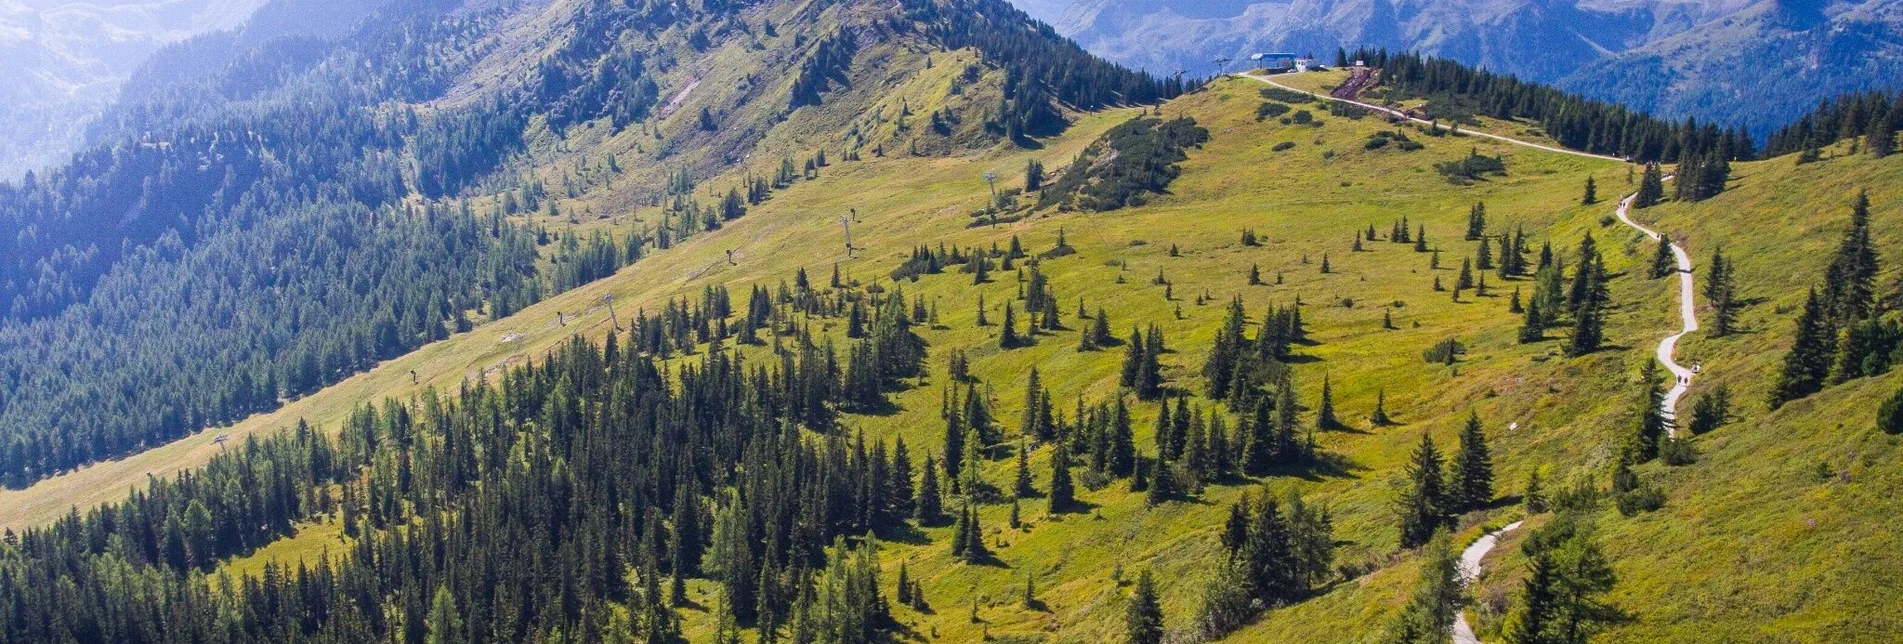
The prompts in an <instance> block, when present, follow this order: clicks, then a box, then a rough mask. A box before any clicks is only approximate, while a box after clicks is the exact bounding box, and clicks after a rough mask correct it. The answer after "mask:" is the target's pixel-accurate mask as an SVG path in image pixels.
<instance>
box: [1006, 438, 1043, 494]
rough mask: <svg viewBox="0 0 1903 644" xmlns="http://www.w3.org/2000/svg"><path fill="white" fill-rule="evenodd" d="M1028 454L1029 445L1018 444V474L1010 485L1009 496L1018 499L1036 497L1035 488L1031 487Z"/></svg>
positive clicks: (1021, 442) (1029, 457) (1029, 458)
mask: <svg viewBox="0 0 1903 644" xmlns="http://www.w3.org/2000/svg"><path fill="white" fill-rule="evenodd" d="M1030 452H1031V448H1030V446H1029V445H1026V444H1025V443H1024V442H1023V441H1019V442H1018V474H1017V477H1016V478H1015V479H1014V480H1013V482H1012V484H1011V494H1012V495H1013V496H1015V497H1017V498H1020V499H1023V498H1029V497H1032V496H1036V495H1037V488H1035V487H1033V486H1032V485H1031V456H1030Z"/></svg>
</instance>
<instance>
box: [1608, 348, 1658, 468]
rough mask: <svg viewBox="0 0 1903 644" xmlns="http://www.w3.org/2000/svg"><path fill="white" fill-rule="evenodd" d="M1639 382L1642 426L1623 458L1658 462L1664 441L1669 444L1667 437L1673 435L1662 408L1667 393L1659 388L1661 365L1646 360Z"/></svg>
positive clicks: (1629, 440)
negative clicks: (1661, 442) (1655, 459)
mask: <svg viewBox="0 0 1903 644" xmlns="http://www.w3.org/2000/svg"><path fill="white" fill-rule="evenodd" d="M1639 380H1640V385H1639V386H1640V391H1639V397H1638V404H1639V418H1638V422H1637V423H1634V424H1633V427H1632V432H1631V433H1630V434H1628V435H1627V436H1626V439H1625V442H1624V444H1623V445H1621V446H1620V449H1621V450H1622V453H1621V457H1622V458H1623V459H1624V460H1626V461H1627V462H1630V463H1635V464H1636V463H1644V462H1646V461H1650V460H1652V459H1654V458H1657V457H1658V454H1659V443H1660V441H1664V440H1668V438H1667V435H1668V434H1669V433H1670V431H1669V430H1670V427H1669V426H1668V424H1667V423H1668V422H1669V421H1667V420H1666V419H1665V411H1664V410H1663V409H1661V408H1660V405H1661V403H1663V402H1664V400H1665V392H1664V391H1663V390H1661V389H1660V387H1659V367H1658V362H1657V361H1655V360H1646V361H1645V366H1644V367H1643V368H1642V369H1641V370H1640V372H1639Z"/></svg>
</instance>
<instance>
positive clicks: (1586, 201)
mask: <svg viewBox="0 0 1903 644" xmlns="http://www.w3.org/2000/svg"><path fill="white" fill-rule="evenodd" d="M1596 203H1599V186H1598V185H1596V184H1594V183H1593V180H1592V177H1586V194H1585V196H1582V197H1580V198H1579V204H1580V205H1582V206H1590V205H1593V204H1596Z"/></svg>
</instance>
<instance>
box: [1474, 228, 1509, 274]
mask: <svg viewBox="0 0 1903 644" xmlns="http://www.w3.org/2000/svg"><path fill="white" fill-rule="evenodd" d="M1492 239H1493V238H1492V237H1488V236H1485V235H1482V236H1481V237H1480V248H1479V249H1478V250H1476V251H1474V267H1475V268H1478V269H1480V270H1483V271H1488V270H1493V243H1492ZM1508 250H1510V249H1507V248H1502V249H1501V252H1506V251H1508Z"/></svg>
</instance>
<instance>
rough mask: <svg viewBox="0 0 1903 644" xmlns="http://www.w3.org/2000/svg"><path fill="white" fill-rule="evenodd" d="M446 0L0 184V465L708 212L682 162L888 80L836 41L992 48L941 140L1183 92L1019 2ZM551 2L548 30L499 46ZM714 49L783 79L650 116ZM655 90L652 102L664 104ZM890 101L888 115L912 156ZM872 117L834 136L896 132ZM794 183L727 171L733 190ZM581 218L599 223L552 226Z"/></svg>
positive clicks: (266, 60)
mask: <svg viewBox="0 0 1903 644" xmlns="http://www.w3.org/2000/svg"><path fill="white" fill-rule="evenodd" d="M459 7H460V3H454V2H449V3H424V4H401V5H397V6H391V7H388V8H385V9H382V10H381V11H380V13H379V14H377V15H376V16H374V17H373V18H371V19H369V20H366V21H365V22H363V23H362V25H361V26H360V27H358V28H357V29H356V30H355V31H353V32H351V33H348V34H344V35H342V36H339V37H336V38H332V39H323V38H315V37H307V38H288V39H278V40H271V41H267V42H266V43H264V44H262V45H259V46H257V47H256V48H255V49H253V50H250V51H248V52H247V53H245V54H244V55H242V56H239V57H238V58H237V60H236V62H234V63H232V64H230V65H227V66H225V67H222V68H218V69H217V71H214V72H209V73H204V74H198V75H191V74H184V75H182V77H181V78H180V79H179V80H177V82H176V83H175V84H173V85H170V86H166V87H164V89H153V90H150V91H147V92H145V93H144V94H142V95H141V98H139V99H138V100H136V101H132V102H128V103H127V104H124V105H121V106H119V107H117V108H115V109H114V110H113V111H112V112H111V115H110V121H109V122H108V124H107V125H106V126H105V131H106V132H107V133H108V135H109V136H110V134H111V133H113V132H117V133H120V134H119V135H118V137H117V138H113V139H112V141H113V142H111V143H108V144H105V145H102V146H100V147H98V148H95V149H93V150H89V151H87V152H84V153H82V154H80V155H78V156H76V157H75V160H74V162H73V163H72V164H71V165H68V166H65V167H62V168H59V169H56V170H54V171H53V172H49V173H47V174H46V175H44V176H34V175H28V176H27V177H26V179H25V181H24V182H23V183H21V184H19V185H12V184H0V202H4V203H5V205H4V206H0V238H4V239H7V240H9V241H7V242H4V243H6V244H8V248H7V252H6V253H5V257H6V260H4V262H0V263H4V266H0V302H5V303H6V304H5V309H4V310H0V384H4V385H5V386H4V389H5V391H6V393H5V395H3V396H0V472H4V475H3V476H0V484H4V485H7V486H11V487H20V486H24V485H26V484H28V483H31V482H32V481H34V480H37V479H40V478H42V477H45V476H48V475H50V474H54V473H57V472H60V471H63V470H67V469H69V468H73V467H76V466H80V465H84V464H87V463H91V462H94V461H96V460H98V459H102V458H110V457H114V456H118V455H123V454H126V453H130V452H136V451H138V450H140V449H143V448H145V447H150V446H152V445H155V444H158V443H163V442H166V441H170V440H173V439H176V438H179V437H181V436H184V435H186V434H189V433H191V432H193V431H196V430H198V429H201V428H204V427H208V426H213V425H219V424H223V423H228V422H231V421H234V420H237V419H240V418H243V417H245V416H247V415H249V414H252V413H255V412H258V411H263V410H269V409H272V408H275V407H276V406H277V405H278V404H280V402H281V401H282V400H284V399H288V398H295V397H297V396H300V395H303V394H307V393H309V392H311V391H314V390H316V389H317V388H319V387H322V386H324V385H328V384H331V383H334V382H337V381H338V380H340V379H342V378H344V377H347V376H349V375H350V374H353V373H357V372H360V371H363V370H365V369H368V368H370V367H371V366H373V365H375V364H376V363H378V362H380V361H382V360H387V359H389V358H392V357H395V356H397V355H401V354H403V353H405V352H407V351H409V350H412V349H414V348H416V347H418V346H420V345H422V344H424V343H427V342H431V341H435V340H439V339H442V338H443V337H445V336H447V335H448V334H451V333H455V332H460V331H466V330H468V329H469V328H470V327H471V326H472V325H473V324H476V323H479V322H481V321H483V320H492V319H497V318H501V317H506V316H507V315H508V314H510V313H511V312H513V311H516V310H519V309H521V308H522V307H523V306H526V305H528V304H532V303H534V302H536V301H538V300H540V299H542V298H543V297H545V296H546V295H547V294H549V293H554V292H559V291H562V290H566V289H568V288H572V287H573V286H575V285H578V284H580V283H584V282H587V281H591V280H593V279H596V278H599V277H601V276H604V275H607V274H609V273H612V272H613V271H614V270H615V269H617V268H619V267H620V266H622V265H625V264H628V263H631V262H633V261H635V260H637V259H639V258H640V257H641V256H642V254H643V253H644V252H646V251H647V250H648V249H650V248H659V249H665V248H667V247H668V246H670V245H671V244H673V243H676V242H678V241H680V240H682V239H684V238H685V237H687V236H689V235H692V234H694V233H697V232H699V231H701V230H706V229H712V228H717V227H718V226H719V223H720V222H721V221H724V220H731V219H733V218H736V217H738V216H740V215H741V214H744V211H745V205H743V204H740V203H738V202H737V201H735V200H731V199H730V200H728V203H726V204H722V205H718V207H717V206H716V204H714V203H705V204H703V203H701V202H700V200H699V199H698V198H696V197H695V196H693V195H691V194H690V193H691V190H692V186H693V182H694V181H695V179H696V178H701V177H705V176H708V175H710V174H712V173H715V172H719V171H721V170H722V169H723V168H727V167H730V166H731V165H733V164H734V163H735V162H736V160H737V159H738V156H737V155H736V154H735V153H734V152H732V150H740V149H747V148H749V147H751V146H753V145H755V144H757V142H758V141H759V140H761V139H762V138H763V137H764V136H766V135H767V133H768V131H769V130H768V129H767V128H766V127H760V126H756V125H755V124H761V125H770V124H771V123H773V122H775V121H776V120H779V119H784V118H786V115H785V114H784V113H783V112H784V111H787V110H789V109H797V108H800V107H802V106H805V105H809V104H810V105H813V106H814V108H809V109H816V108H817V107H818V106H819V104H820V103H821V102H822V99H821V95H822V94H823V93H829V92H833V91H835V90H839V91H843V90H844V89H845V88H847V87H849V86H850V85H851V84H852V83H853V82H854V80H855V79H863V78H868V77H873V76H876V75H878V74H881V73H886V71H887V70H885V69H884V68H885V67H886V65H887V64H886V63H883V62H881V61H879V60H878V59H876V58H874V59H872V62H870V63H868V64H867V65H864V66H862V67H864V68H861V69H855V68H854V66H853V64H854V61H855V60H856V59H857V58H856V57H857V56H859V55H860V52H865V53H867V54H871V53H872V52H879V51H884V50H887V49H890V48H893V47H898V46H900V45H902V44H909V45H910V46H915V47H961V46H965V45H966V44H967V43H968V42H969V43H971V44H972V46H974V47H976V48H977V49H979V50H980V51H984V52H987V53H988V55H990V56H992V58H991V59H990V60H993V61H1002V62H985V61H983V60H980V61H972V62H968V63H965V64H966V65H968V66H969V69H968V70H967V71H966V73H965V76H966V77H968V78H967V80H966V81H965V82H967V83H978V84H980V86H984V84H986V83H990V84H992V86H993V87H996V88H998V90H997V91H998V92H999V94H998V100H1000V101H1002V102H1001V103H1000V104H999V105H998V106H993V105H983V106H979V105H977V104H975V103H965V104H962V105H959V106H956V107H954V106H950V105H947V106H945V107H943V108H942V109H943V114H942V115H939V114H935V115H934V116H935V117H941V116H942V118H943V119H945V120H947V121H954V120H955V121H969V122H973V123H974V124H977V125H981V126H982V127H981V128H978V129H976V131H977V134H976V135H975V138H974V137H969V136H968V137H949V136H946V137H942V138H943V139H944V140H945V141H947V142H948V143H949V144H952V145H956V146H968V145H988V144H989V143H990V142H995V141H998V140H1014V139H1016V138H1017V137H1021V136H1025V134H1023V133H1025V132H1030V131H1035V132H1038V133H1041V134H1050V133H1054V132H1057V131H1060V130H1061V129H1062V128H1063V127H1064V125H1065V117H1064V116H1063V114H1062V113H1061V112H1060V111H1059V109H1060V105H1064V106H1070V105H1075V106H1082V107H1100V106H1103V105H1106V104H1109V103H1113V102H1125V101H1138V102H1148V101H1154V100H1156V99H1158V98H1163V97H1168V96H1173V95H1174V94H1176V93H1177V92H1179V91H1180V86H1179V85H1177V84H1176V83H1177V81H1174V80H1172V81H1169V82H1163V81H1159V80H1157V79H1153V78H1150V77H1147V76H1143V75H1140V74H1135V73H1132V72H1129V71H1127V70H1123V69H1121V68H1118V67H1115V66H1112V65H1109V64H1106V63H1102V62H1100V61H1097V60H1096V59H1093V58H1089V57H1088V56H1086V55H1084V54H1083V53H1082V52H1080V51H1079V50H1077V49H1076V48H1075V47H1074V46H1072V45H1069V44H1068V43H1065V42H1063V41H1061V40H1058V39H1056V38H1055V37H1054V36H1052V35H1050V34H1049V33H1048V32H1035V31H1033V32H1024V31H1014V30H1013V29H1012V28H1011V26H1012V25H1015V26H1018V27H1024V26H1026V25H1027V23H1025V22H1024V20H1023V17H1022V15H1021V14H1017V13H1016V12H1014V11H1010V10H1008V8H1005V7H1004V6H1003V5H993V6H992V8H993V9H999V8H1004V9H1005V12H1004V13H999V12H997V11H991V12H980V11H979V10H978V9H977V8H976V6H975V5H973V6H967V5H965V4H959V5H955V6H951V7H950V8H949V9H946V10H945V11H946V15H953V16H961V17H962V16H972V17H981V18H979V19H977V20H972V19H970V18H961V19H959V20H958V21H955V22H954V21H949V20H941V19H940V18H939V16H940V14H939V13H938V12H939V11H940V9H939V8H938V6H937V5H936V4H934V3H930V2H923V3H914V5H912V6H909V7H905V8H898V9H894V8H890V7H886V8H880V9H872V8H868V7H863V6H860V5H857V4H854V3H810V4H800V5H797V6H789V7H785V8H783V9H781V13H785V14H788V15H787V16H786V17H782V18H779V20H782V21H788V22H792V23H793V24H794V27H795V33H790V34H787V35H784V36H780V35H776V29H775V27H774V26H773V22H774V20H775V18H772V17H769V16H765V15H764V12H761V11H754V12H752V14H745V13H743V12H744V11H745V10H746V9H748V7H747V6H745V5H727V4H723V3H715V4H712V5H709V6H706V7H704V8H700V9H695V8H688V7H683V6H674V5H654V6H641V7H629V6H623V5H620V4H613V3H609V4H598V3H556V4H553V5H547V6H540V5H538V6H535V7H529V8H521V7H519V6H517V5H509V6H504V7H497V8H490V9H486V10H480V11H461V10H459ZM270 8H271V7H267V10H268V9H270ZM525 12H526V13H525ZM269 14H270V12H269V11H267V12H266V15H269ZM551 18H554V19H560V20H561V21H562V26H561V27H560V28H559V29H557V30H556V31H555V32H553V33H546V34H541V35H540V36H539V37H538V38H537V39H536V40H533V41H530V42H523V41H521V34H522V32H523V31H524V30H528V29H534V28H538V26H539V25H540V24H541V21H544V20H548V19H551ZM1013 21H1015V22H1013ZM861 27H863V28H864V31H861ZM826 31H832V32H835V34H834V35H832V36H829V37H828V38H826V39H821V40H813V39H812V38H810V37H809V33H810V34H812V35H818V34H821V33H825V32H826ZM855 33H857V35H854V34H855ZM855 41H860V42H855ZM769 43H770V44H769ZM206 46H207V47H229V46H231V45H229V44H228V43H225V42H223V41H218V42H212V43H208V44H207V45H206ZM1033 52H1035V55H1028V54H1032V53H1033ZM723 53H724V54H725V55H730V56H733V57H734V58H733V59H732V60H730V61H727V63H725V64H726V65H728V68H729V69H744V70H754V69H762V68H766V69H772V68H774V65H771V64H767V61H772V60H775V59H783V60H795V59H804V60H805V61H807V63H806V64H805V65H803V66H802V67H801V68H800V69H799V71H798V73H797V77H794V78H788V79H780V80H776V79H772V78H760V77H756V73H755V72H753V71H747V72H745V76H746V78H745V79H740V85H739V87H737V88H735V90H733V91H732V92H728V91H725V90H722V91H721V93H720V94H719V95H718V96H717V98H716V99H715V102H714V104H710V105H709V106H706V107H700V109H699V110H698V112H697V114H698V118H699V120H698V121H697V122H693V127H691V128H683V129H681V130H676V131H674V132H672V133H671V134H663V131H664V129H667V128H671V127H676V124H678V123H682V122H686V118H685V117H692V116H694V114H695V113H694V112H689V113H681V114H679V115H680V116H681V117H684V118H677V119H673V120H668V117H670V116H675V115H676V113H677V112H678V108H679V107H680V106H679V105H678V104H677V103H678V100H679V99H681V98H685V97H687V96H688V93H689V92H691V91H693V90H694V89H695V88H696V87H698V86H699V82H700V81H699V79H697V78H695V77H694V76H692V73H693V70H691V69H680V68H678V67H677V66H679V65H683V64H690V65H691V63H689V62H688V61H693V60H696V59H699V58H701V57H703V56H708V55H714V54H723ZM1019 54H1027V55H1024V56H1019ZM522 57H532V58H534V59H535V60H536V61H537V62H536V63H535V64H534V65H533V66H532V67H530V68H527V69H523V70H521V71H522V75H520V76H512V77H509V78H508V79H507V80H506V81H505V82H504V83H502V84H501V85H500V86H496V85H489V86H483V83H482V82H481V81H479V80H474V79H476V78H489V76H487V75H486V73H487V72H489V71H490V70H491V69H492V68H494V67H496V66H497V65H502V64H510V63H511V62H512V61H515V60H517V59H520V58H522ZM498 60H502V61H504V62H501V63H498V62H496V61H498ZM987 70H999V71H997V72H992V73H994V74H995V75H997V76H998V77H999V78H993V79H990V80H986V79H985V77H986V75H987V73H988V71H987ZM1000 78H1001V79H1002V80H999V79H1000ZM657 79H659V80H657ZM663 82H665V83H667V84H669V86H670V89H669V91H671V92H673V93H674V94H673V96H674V98H675V103H676V104H665V105H664V104H662V103H661V101H662V99H664V98H667V97H665V96H663V95H662V94H661V92H662V85H661V83H663ZM781 83H791V86H790V87H787V86H785V85H782V84H781ZM715 91H716V90H713V89H711V88H710V89H707V90H704V91H703V94H713V93H715ZM779 93H784V94H781V97H780V98H777V99H776V98H773V95H774V94H779ZM787 94H790V95H791V96H792V97H793V98H792V99H791V100H788V99H787V98H785V95H787ZM872 98H874V97H872V96H869V95H865V94H861V95H859V96H852V97H848V98H847V99H846V100H845V101H843V102H844V103H847V104H857V103H858V102H859V101H863V100H871V99H872ZM1060 101H1061V102H1060ZM981 107H982V109H983V110H991V109H996V110H998V111H995V112H990V113H988V114H987V113H986V112H984V111H981ZM830 111H832V112H834V113H839V114H846V113H850V110H849V109H848V108H846V107H845V106H843V105H842V106H840V107H838V108H837V109H833V110H830ZM716 114H718V116H716ZM824 118H830V117H817V116H816V117H813V118H812V119H804V120H802V121H801V122H800V123H798V125H801V126H806V125H810V124H811V121H813V120H818V119H824ZM723 120H724V121H727V122H728V125H729V127H721V125H720V122H721V121H723ZM899 123H900V126H901V131H900V132H897V133H892V134H890V135H889V136H892V138H894V139H901V140H906V141H909V142H910V145H912V146H913V147H914V148H915V147H916V146H917V145H918V144H919V142H918V140H917V139H918V138H920V137H915V136H914V135H912V134H911V133H910V132H909V131H907V130H909V128H910V124H908V123H905V122H904V117H903V116H901V117H900V118H899ZM868 125H870V124H868ZM577 127H584V128H587V129H588V132H587V133H586V134H581V133H576V132H571V131H570V130H572V129H574V128H577ZM604 137H610V138H618V140H612V141H602V139H603V138H604ZM577 138H580V139H582V140H584V141H587V142H586V143H583V144H580V145H585V146H587V148H588V151H586V152H580V151H577V150H576V148H577V147H580V146H578V145H577V144H575V143H571V142H570V141H574V140H576V139H577ZM870 138H871V136H870V133H867V135H862V136H858V137H854V140H852V141H849V142H847V143H846V144H845V145H844V146H843V147H839V148H835V151H836V153H837V154H838V155H839V157H846V158H850V157H853V156H858V155H860V154H862V150H861V149H860V148H869V149H868V150H864V151H863V152H864V153H870V154H875V155H876V154H883V153H884V147H885V146H887V145H890V144H891V143H892V142H890V141H884V140H881V141H868V139H870ZM591 139H592V140H591ZM818 161H819V162H820V163H819V165H823V164H824V156H823V153H822V154H821V156H820V157H819V158H818ZM788 163H789V164H790V160H788ZM807 163H808V165H809V166H812V165H814V164H813V163H812V160H810V159H809V160H808V161H807ZM807 172H808V173H811V172H813V168H811V167H809V168H808V170H807ZM624 173H625V176H624ZM664 174H665V175H666V177H667V179H668V181H667V182H666V183H665V188H663V187H662V183H663V182H662V181H661V179H662V177H663V175H664ZM795 178H796V177H795V176H794V175H792V174H790V170H789V172H788V173H782V174H781V175H780V176H777V177H775V179H774V180H773V181H772V182H766V181H765V180H762V181H761V182H760V184H759V185H758V186H757V187H756V186H748V190H747V193H748V199H747V201H748V203H749V204H757V203H758V202H760V201H761V200H763V199H765V198H766V197H767V195H768V194H769V193H770V192H771V190H773V189H775V188H782V187H785V185H787V184H789V183H791V182H792V181H793V180H795ZM556 182H559V183H556ZM630 182H632V183H635V184H636V185H635V186H633V187H628V186H626V184H627V183H630ZM650 182H651V183H650ZM551 183H554V184H555V185H553V186H551ZM618 183H619V184H622V187H620V188H619V189H616V187H617V184H618ZM591 191H594V192H598V193H605V194H608V195H612V198H613V199H615V200H617V202H616V205H619V204H623V203H629V202H648V203H652V202H656V201H658V200H660V199H662V198H663V197H665V198H667V199H669V200H671V201H672V202H673V203H674V206H675V208H673V209H672V210H674V211H676V213H675V214H674V215H673V216H670V217H669V218H668V220H667V221H666V222H662V223H648V222H622V221H620V219H619V218H616V217H612V216H610V215H608V214H606V213H605V212H601V213H598V212H597V211H595V210H594V205H593V204H592V203H584V204H580V205H570V204H575V203H576V200H577V199H578V198H583V197H585V196H587V193H589V192H591ZM597 199H599V197H597ZM604 205H606V204H604ZM584 218H586V219H589V220H593V219H597V218H605V219H609V220H610V222H611V224H616V225H609V226H606V227H595V228H592V229H591V230H589V231H583V232H580V233H575V232H573V231H564V230H563V229H565V228H567V227H569V226H570V225H573V224H579V223H581V221H582V220H583V219H584ZM551 229H553V230H551Z"/></svg>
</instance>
